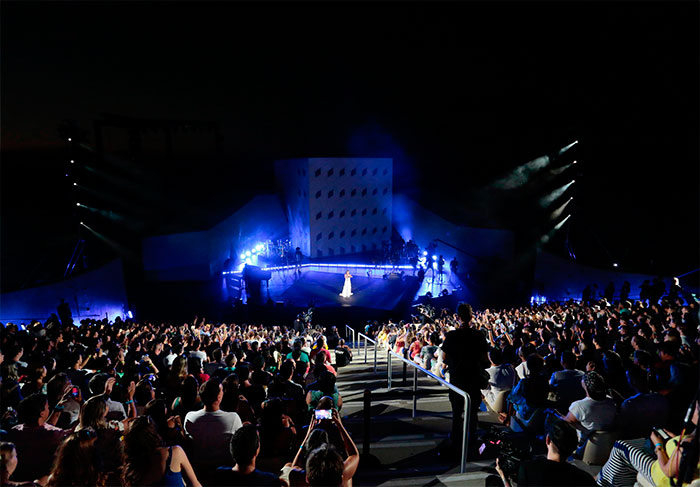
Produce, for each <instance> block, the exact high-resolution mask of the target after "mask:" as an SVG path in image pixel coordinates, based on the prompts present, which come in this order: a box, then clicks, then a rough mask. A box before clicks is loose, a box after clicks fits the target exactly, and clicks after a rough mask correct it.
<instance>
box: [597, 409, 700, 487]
mask: <svg viewBox="0 0 700 487" xmlns="http://www.w3.org/2000/svg"><path fill="white" fill-rule="evenodd" d="M696 398H697V395H696ZM691 408H692V411H693V412H692V417H691V419H690V424H688V425H686V426H688V428H687V430H686V428H684V432H683V433H684V434H681V435H677V434H674V433H671V432H670V431H668V430H664V432H665V433H666V435H667V436H668V437H669V439H668V440H664V438H663V437H662V436H661V435H659V434H658V433H657V432H656V431H652V432H651V434H650V437H649V439H650V440H651V443H652V444H653V445H654V452H653V453H650V452H649V450H647V448H646V447H645V442H646V439H644V438H640V439H637V440H619V441H616V442H615V445H614V446H613V449H612V452H611V453H610V457H609V458H608V460H607V462H605V465H603V468H602V469H601V471H600V473H599V474H598V477H597V483H598V485H599V486H601V487H632V486H633V485H635V482H636V480H637V475H638V474H641V475H642V476H643V477H644V478H645V479H646V481H647V482H649V483H650V484H651V485H654V486H656V487H665V486H670V485H687V484H690V481H692V480H693V479H695V480H697V479H698V478H700V463H699V461H700V459H699V457H698V453H699V452H700V449H699V448H698V438H697V434H698V432H697V429H698V424H700V423H698V414H699V412H700V402H699V401H697V399H696V400H694V401H693V403H692V405H691ZM686 449H687V451H688V454H687V457H686V458H685V459H684V461H683V464H684V465H683V467H684V469H687V470H684V471H681V470H680V467H681V463H682V456H683V451H684V450H686ZM679 474H683V475H684V476H685V475H687V477H686V478H683V479H680V482H677V481H678V480H679V479H678V477H679ZM671 479H673V481H674V483H673V484H672V483H671Z"/></svg>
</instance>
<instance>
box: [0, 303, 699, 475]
mask: <svg viewBox="0 0 700 487" xmlns="http://www.w3.org/2000/svg"><path fill="white" fill-rule="evenodd" d="M674 298H675V299H670V298H669V297H665V298H661V299H659V301H658V302H641V301H637V302H634V303H633V302H630V301H621V302H616V303H610V302H608V301H606V300H605V299H602V300H599V301H596V302H591V303H576V302H574V301H569V302H567V303H551V304H542V305H536V306H530V307H523V308H518V309H510V310H488V309H486V310H483V311H480V312H476V313H475V312H473V311H472V309H471V307H470V306H469V305H465V304H462V305H460V306H459V307H458V309H457V312H456V313H453V312H451V311H448V310H444V309H443V310H435V309H432V308H431V307H430V306H422V307H420V308H418V309H419V312H418V314H416V315H415V316H413V319H412V320H411V321H410V322H407V323H404V322H397V323H393V322H389V323H385V324H379V323H377V322H373V323H368V324H367V327H366V328H365V332H366V333H367V334H370V335H372V336H374V337H375V338H376V339H377V341H378V342H379V344H380V345H381V346H384V347H387V348H388V349H391V350H392V351H394V352H395V353H398V354H403V355H404V356H406V357H408V358H410V359H411V360H414V361H416V362H417V363H419V364H420V365H421V366H422V367H424V368H426V369H429V370H431V371H432V372H434V373H435V374H437V375H439V376H441V377H444V378H446V379H447V380H448V381H450V382H451V383H453V384H455V385H456V386H457V387H459V388H461V389H463V390H464V391H466V392H467V393H468V394H469V396H470V398H471V403H472V405H474V407H472V409H471V414H472V418H471V421H470V440H471V441H470V445H469V448H470V458H474V456H473V455H474V454H476V450H477V449H478V439H477V435H476V431H477V424H478V416H477V414H476V413H477V411H478V407H476V406H478V405H480V404H481V403H482V401H483V403H484V404H485V405H486V406H487V407H488V408H489V409H491V410H492V411H493V412H494V413H496V414H498V418H499V420H500V421H501V422H502V423H503V425H505V426H507V427H508V428H509V429H510V430H512V431H513V432H515V433H519V434H522V435H526V436H527V438H528V440H529V441H531V442H532V443H536V442H540V443H541V445H542V446H543V450H546V452H547V454H546V458H540V459H535V460H529V461H526V462H523V463H522V464H521V465H520V471H519V472H516V473H513V472H504V470H503V468H501V465H498V466H497V467H498V471H499V473H501V476H502V478H503V484H504V485H510V483H511V482H516V481H517V482H518V485H523V486H525V485H572V483H571V482H574V483H575V484H576V485H592V484H593V479H592V478H590V477H589V476H587V474H583V473H582V472H578V471H572V470H571V468H569V467H570V466H566V465H561V464H565V463H566V460H567V459H569V458H570V457H571V456H574V457H576V456H578V457H580V456H581V455H583V454H584V453H585V450H586V447H587V445H588V444H589V443H590V442H591V441H592V439H593V438H594V437H595V435H600V434H602V433H603V432H611V433H614V434H615V438H617V441H616V442H615V444H614V447H613V448H612V450H611V451H610V453H608V454H607V455H608V456H609V459H608V461H607V463H606V464H605V465H604V466H603V469H602V471H601V472H600V475H599V476H598V477H597V479H596V482H597V483H598V484H599V485H600V486H603V487H609V486H615V487H617V486H627V485H632V484H633V483H634V481H635V479H636V476H637V475H638V474H641V475H642V476H644V477H645V478H646V479H647V480H648V482H650V483H651V484H652V485H657V486H661V485H670V483H669V482H670V479H671V478H672V477H674V476H678V475H679V474H681V473H682V472H681V468H680V466H681V464H682V462H681V461H680V459H681V456H682V455H684V454H685V453H684V452H688V451H692V448H690V446H689V445H693V444H694V445H695V453H694V455H695V457H694V463H692V466H693V468H692V469H691V473H690V474H687V475H689V476H687V477H686V478H687V479H689V478H692V476H693V475H694V476H697V474H698V472H697V466H698V465H697V458H698V457H697V441H698V440H697V437H696V435H695V426H694V425H697V421H698V418H697V407H696V405H697V390H698V351H699V348H700V336H699V334H698V303H697V301H695V300H694V299H693V298H692V297H688V298H687V300H684V299H682V298H681V297H680V296H674ZM0 332H1V333H2V336H1V339H0V350H1V351H2V354H0V372H1V374H0V376H1V379H2V384H1V386H0V399H1V403H2V421H1V424H0V426H1V427H2V431H1V432H0V435H1V438H0V439H1V440H2V444H0V456H1V461H2V485H3V486H6V485H7V486H10V485H32V484H35V485H50V486H62V485H100V486H102V485H105V486H107V485H109V486H111V485H168V486H182V485H185V484H186V485H188V486H199V485H338V486H339V485H351V482H352V477H353V475H354V473H355V471H356V470H357V467H358V464H359V452H358V450H357V447H356V446H355V444H354V442H353V441H352V439H351V438H350V435H349V434H348V433H347V431H346V429H345V427H344V425H343V423H342V420H341V415H340V414H339V413H338V412H339V411H341V410H342V406H343V398H342V396H341V395H340V394H339V392H338V389H337V387H336V375H337V371H338V368H339V367H342V366H344V365H346V364H347V363H348V362H349V361H350V360H351V359H352V352H351V351H350V349H349V348H348V347H347V346H346V345H345V343H344V342H343V340H342V339H341V338H340V336H339V335H338V332H337V330H336V328H335V327H330V328H328V329H323V328H321V327H316V328H312V327H311V326H310V325H307V326H305V327H298V326H292V327H291V328H289V329H288V328H286V327H279V326H273V327H263V326H246V325H243V326H238V325H228V324H212V323H208V322H207V321H206V320H205V319H198V318H195V320H194V321H193V322H192V323H186V324H182V325H172V324H167V323H166V324H155V323H136V322H133V321H131V320H127V321H122V320H119V319H117V320H116V321H115V322H114V323H108V322H107V321H106V320H102V321H84V322H81V323H80V326H76V325H73V324H71V323H61V321H60V320H58V319H57V318H55V317H52V318H51V319H49V320H48V321H47V322H46V323H41V322H35V323H32V324H31V325H30V326H29V327H26V328H25V327H24V326H21V327H20V326H17V325H14V324H7V325H6V326H4V327H0ZM331 351H333V352H334V353H331ZM693 400H695V401H696V402H693ZM462 401H463V399H462V397H461V396H459V395H457V394H453V393H450V402H451V403H452V409H453V428H452V432H451V437H452V438H453V439H455V440H457V441H454V445H455V448H457V449H460V451H461V438H462V437H463V434H464V432H463V431H462V419H461V416H460V415H461V413H462V410H463V402H462ZM689 405H691V407H690V408H689ZM694 405H695V406H694ZM687 411H688V412H689V414H687V415H686V412H687ZM693 411H694V414H693ZM645 439H646V440H645ZM691 456H692V454H691ZM684 458H685V457H684ZM86 459H87V461H86ZM685 464H687V462H686V463H685ZM685 464H683V465H685ZM686 470H687V469H686ZM684 472H685V471H684ZM684 475H685V474H684ZM572 479H573V480H572ZM25 483H26V484H25Z"/></svg>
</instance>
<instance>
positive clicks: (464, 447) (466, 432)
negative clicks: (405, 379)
mask: <svg viewBox="0 0 700 487" xmlns="http://www.w3.org/2000/svg"><path fill="white" fill-rule="evenodd" d="M392 356H393V357H394V358H397V359H399V360H400V361H401V362H403V363H404V364H405V365H410V366H411V367H413V411H412V413H411V417H412V418H415V417H416V406H417V402H418V396H417V393H418V371H419V370H420V371H421V372H423V373H425V374H426V375H427V376H429V377H432V378H433V379H435V380H436V381H438V382H439V383H440V385H442V386H444V387H447V388H448V389H450V390H451V391H453V392H454V393H456V394H459V395H460V396H462V397H463V398H464V424H463V425H462V427H463V428H464V429H463V430H462V433H463V434H462V460H461V463H460V467H459V473H465V472H466V471H467V445H469V413H470V411H471V407H472V403H471V398H470V397H469V394H467V393H466V392H464V391H463V390H462V389H460V388H458V387H455V386H454V385H452V384H450V383H449V382H447V381H446V380H445V379H443V378H441V377H438V376H437V375H435V374H433V373H432V372H430V371H429V370H427V369H424V368H423V367H421V366H420V365H418V364H417V363H415V362H413V361H411V360H408V359H407V358H405V357H402V356H401V355H398V354H396V353H394V352H392V351H391V350H389V351H388V352H387V357H386V358H387V380H388V384H387V389H388V390H391V358H392Z"/></svg>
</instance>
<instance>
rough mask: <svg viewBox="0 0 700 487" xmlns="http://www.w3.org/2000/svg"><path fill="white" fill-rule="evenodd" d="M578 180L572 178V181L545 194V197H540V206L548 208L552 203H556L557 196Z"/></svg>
mask: <svg viewBox="0 0 700 487" xmlns="http://www.w3.org/2000/svg"><path fill="white" fill-rule="evenodd" d="M575 182H576V180H571V181H570V182H568V183H566V184H565V185H564V186H561V187H559V188H557V189H555V190H554V191H552V192H551V193H549V194H548V195H547V196H544V197H543V198H541V199H540V206H541V207H542V208H546V207H548V206H549V205H551V204H552V203H554V202H555V201H556V200H557V198H559V197H560V196H561V195H563V194H564V193H565V192H566V190H567V189H569V186H571V185H572V184H574V183H575Z"/></svg>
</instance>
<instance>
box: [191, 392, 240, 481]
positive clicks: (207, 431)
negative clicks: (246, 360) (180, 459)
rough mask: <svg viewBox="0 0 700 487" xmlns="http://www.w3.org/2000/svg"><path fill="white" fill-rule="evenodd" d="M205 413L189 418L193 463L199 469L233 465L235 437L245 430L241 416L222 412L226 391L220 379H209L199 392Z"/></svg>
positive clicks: (197, 413) (202, 411) (199, 412)
mask: <svg viewBox="0 0 700 487" xmlns="http://www.w3.org/2000/svg"><path fill="white" fill-rule="evenodd" d="M199 395H200V397H201V398H202V402H203V403H204V409H200V410H199V411H190V412H189V413H187V415H186V416H185V432H186V433H187V434H188V435H189V436H190V437H191V438H192V463H193V465H194V467H195V471H197V474H198V475H199V471H198V467H199V468H202V466H221V465H232V464H233V459H232V458H231V454H230V451H229V448H228V447H229V444H230V443H231V436H233V434H234V433H235V432H236V431H237V430H238V428H240V427H241V426H242V423H241V418H240V417H239V416H238V414H237V413H234V412H227V411H222V410H221V409H220V406H221V400H222V399H223V397H224V391H223V389H222V387H221V383H220V382H219V381H218V380H216V379H209V380H208V381H206V382H205V383H204V384H202V386H201V387H200V389H199Z"/></svg>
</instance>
